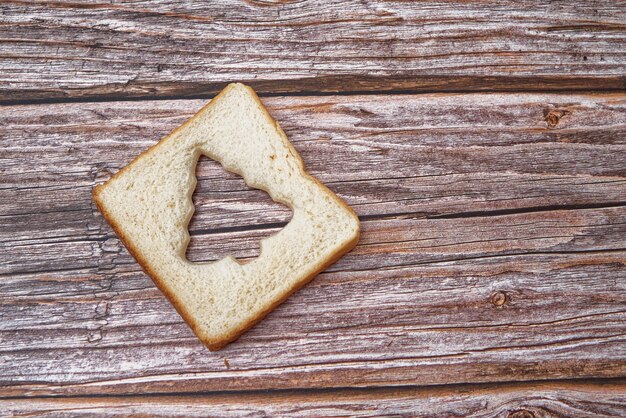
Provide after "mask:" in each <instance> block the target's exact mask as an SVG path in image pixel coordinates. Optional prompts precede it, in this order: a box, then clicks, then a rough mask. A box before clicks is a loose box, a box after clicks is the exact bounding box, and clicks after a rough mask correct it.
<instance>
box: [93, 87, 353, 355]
mask: <svg viewBox="0 0 626 418" xmlns="http://www.w3.org/2000/svg"><path fill="white" fill-rule="evenodd" d="M244 87H246V88H247V89H248V90H249V92H250V93H251V94H252V97H253V98H254V99H255V100H256V101H257V103H258V105H259V108H260V109H261V110H262V111H263V113H264V114H265V116H266V117H267V118H268V120H269V121H270V122H271V123H272V124H273V125H274V126H275V127H276V130H277V131H278V132H279V134H280V136H281V138H282V139H283V141H284V142H286V144H287V145H288V147H289V148H290V149H291V148H292V145H291V143H290V142H289V140H288V138H287V136H286V135H285V133H284V132H283V130H282V129H281V128H280V126H279V125H278V123H276V121H275V120H274V119H273V118H272V116H271V115H270V114H269V113H268V112H267V110H266V109H265V106H264V105H263V103H262V102H261V100H260V99H259V97H258V96H257V94H256V93H255V92H254V90H252V88H250V87H248V86H244ZM231 88H233V85H232V84H229V85H228V86H226V88H224V89H223V90H222V91H221V92H220V93H219V94H218V95H217V96H215V97H214V98H213V99H212V100H211V101H210V102H209V103H208V104H206V105H205V106H204V107H202V109H200V110H199V111H198V112H197V113H196V114H195V115H193V116H192V117H191V118H189V119H188V120H187V121H186V122H185V123H183V124H182V125H181V126H179V127H178V128H176V129H174V130H173V131H172V132H170V133H169V134H168V135H166V136H165V137H164V138H163V139H161V140H160V141H159V142H157V143H156V144H155V145H153V146H152V147H150V148H148V149H147V150H145V151H143V152H142V153H141V154H139V156H137V157H136V158H135V159H134V160H133V162H134V161H137V160H138V159H141V158H143V157H144V156H145V155H146V154H147V153H148V152H149V151H150V150H152V149H153V148H156V147H158V146H159V145H160V144H161V143H162V142H163V141H164V140H165V139H167V138H169V137H171V136H172V135H174V134H175V133H176V132H177V131H179V130H181V129H182V128H183V127H185V126H186V125H187V124H189V123H191V122H192V121H193V120H194V119H195V118H197V117H198V115H199V114H200V113H202V112H203V111H204V110H206V109H207V108H209V107H210V106H211V105H212V104H214V103H216V99H218V98H219V97H221V96H222V95H224V94H225V93H226V92H227V91H228V90H229V89H231ZM292 155H293V154H292ZM293 156H294V157H296V158H297V159H298V160H299V162H300V167H302V174H303V175H304V176H306V177H307V178H309V179H311V180H313V181H314V182H315V183H316V184H318V185H320V186H321V187H322V188H323V189H324V190H325V191H327V193H328V195H329V196H330V197H331V198H333V199H334V200H335V201H336V202H337V203H339V204H340V205H341V206H342V207H343V208H344V209H346V210H347V211H348V212H349V213H350V214H351V215H352V216H353V217H354V219H355V220H356V221H357V224H358V223H359V220H358V216H357V215H356V213H355V212H354V210H353V209H352V208H351V207H350V206H348V205H347V204H346V203H345V202H344V201H343V200H341V199H340V198H339V197H338V196H337V195H336V194H335V193H333V192H331V191H330V190H329V189H328V188H327V187H326V186H325V185H324V184H322V183H321V182H320V181H319V180H317V179H316V178H315V177H313V176H311V175H310V174H309V173H308V172H307V171H306V169H305V168H304V162H303V160H302V157H300V155H299V154H298V153H297V152H296V153H295V155H293ZM131 164H132V163H131ZM131 164H128V165H127V166H125V167H124V168H122V169H121V170H119V171H118V172H117V173H115V174H114V175H113V176H112V177H111V179H109V180H107V181H106V182H105V183H103V184H101V185H97V186H95V187H94V189H93V200H94V202H95V203H96V206H97V207H98V209H99V210H100V213H102V216H103V217H104V219H105V220H106V221H107V222H108V223H109V225H111V227H112V228H113V230H114V231H115V233H116V234H117V236H118V237H119V238H120V240H121V241H122V243H123V244H124V246H125V247H126V248H127V249H128V251H129V252H130V253H131V255H132V256H133V257H134V258H135V260H137V262H138V263H139V265H140V266H141V268H142V269H143V270H144V272H145V273H146V274H147V275H148V276H149V277H150V278H151V279H152V281H153V282H154V284H155V285H156V286H157V288H158V289H159V290H160V291H161V292H162V293H163V294H164V295H165V297H166V298H167V299H168V300H169V301H170V303H171V304H172V306H174V309H176V311H177V312H178V313H179V315H180V316H181V317H182V318H183V319H184V320H185V322H187V324H189V326H190V327H191V329H192V330H193V332H194V333H195V334H196V336H197V337H198V338H199V339H200V341H202V342H203V343H204V345H206V346H207V348H208V349H209V350H211V351H217V350H220V349H222V348H224V347H225V346H226V345H228V344H229V343H231V342H233V341H235V340H236V339H237V338H239V337H240V336H241V335H242V334H243V333H244V332H246V331H247V330H248V329H250V328H252V327H253V326H254V325H256V324H257V323H258V322H259V321H261V320H262V319H263V318H264V317H265V316H267V315H268V314H269V313H270V312H271V311H273V310H274V309H276V307H278V306H279V305H280V304H281V303H283V302H284V301H285V300H287V298H289V296H291V295H292V294H293V293H295V292H297V291H298V290H299V289H301V288H302V287H303V286H304V285H305V284H307V283H308V282H310V281H311V280H312V279H313V278H314V277H315V276H317V275H318V274H319V273H320V272H321V271H323V270H325V269H326V268H327V267H328V266H330V265H331V264H333V263H334V262H336V261H337V260H338V259H340V258H341V257H342V256H343V255H344V254H346V253H347V252H349V251H350V250H352V249H353V248H354V247H355V246H356V244H357V242H358V241H359V236H360V231H359V229H357V234H356V236H355V237H354V239H353V240H352V241H349V242H348V243H346V244H345V245H344V246H343V247H342V248H340V249H339V250H337V252H336V253H335V255H334V256H333V257H332V258H330V259H328V260H326V261H325V262H323V263H322V264H321V265H320V266H319V268H317V269H315V271H313V273H311V274H310V275H308V276H306V277H305V278H304V279H302V280H301V281H300V282H298V283H296V284H295V285H294V286H293V288H292V289H290V290H289V291H288V292H287V293H286V294H285V295H283V296H282V297H281V298H280V299H278V300H277V301H276V302H274V303H273V304H271V305H270V306H269V307H267V308H266V309H264V310H263V311H262V312H261V313H260V314H258V315H257V316H255V317H254V318H252V319H250V320H249V321H247V322H246V323H244V324H243V325H241V326H240V327H239V328H237V329H236V330H234V331H232V332H231V333H230V334H228V335H227V336H225V337H223V338H220V339H219V340H214V339H211V338H207V337H206V335H203V333H202V332H201V331H200V329H199V327H198V325H197V324H196V322H195V321H194V320H193V317H192V316H191V314H190V313H189V312H188V311H187V310H186V308H185V307H184V306H183V305H181V304H180V303H178V302H177V301H176V299H175V297H174V295H173V294H172V293H171V292H170V290H169V289H168V288H167V287H166V286H165V284H164V283H163V280H162V279H161V278H160V277H159V275H158V274H157V273H156V272H155V271H154V270H152V269H151V268H150V267H149V265H148V263H147V261H146V260H145V259H144V258H143V257H142V256H141V253H140V252H139V250H138V249H137V248H135V247H134V245H133V244H132V243H131V241H130V240H129V239H128V237H127V236H126V234H125V233H124V231H123V229H122V228H121V226H120V225H119V224H117V222H115V220H114V219H113V218H112V217H111V215H110V213H109V212H108V211H107V210H106V208H105V207H104V206H103V205H102V202H101V201H100V192H101V189H102V187H103V186H104V185H106V184H107V183H108V182H109V181H111V180H113V179H115V178H116V177H118V176H119V175H121V174H122V173H123V172H124V171H125V170H127V169H128V167H129V166H130V165H131Z"/></svg>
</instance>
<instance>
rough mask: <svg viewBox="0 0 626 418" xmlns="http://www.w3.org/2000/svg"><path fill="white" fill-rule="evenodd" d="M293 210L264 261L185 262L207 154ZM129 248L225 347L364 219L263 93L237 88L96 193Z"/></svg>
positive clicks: (267, 246)
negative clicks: (309, 169)
mask: <svg viewBox="0 0 626 418" xmlns="http://www.w3.org/2000/svg"><path fill="white" fill-rule="evenodd" d="M201 154H203V155H206V156H207V157H209V158H212V159H214V160H217V161H219V162H220V163H221V164H222V165H223V166H224V168H225V169H226V170H228V171H231V172H234V173H237V174H239V175H240V176H242V177H243V179H244V180H245V182H246V184H248V185H249V186H250V187H254V188H258V189H262V190H265V191H266V192H267V193H269V195H270V196H271V197H272V199H274V200H275V201H277V202H281V203H284V204H286V205H288V206H289V207H290V208H291V209H292V210H293V217H292V219H291V221H290V222H289V223H288V224H287V225H286V226H285V227H284V228H283V229H282V230H281V231H279V232H278V233H276V234H274V235H272V236H270V237H268V238H266V239H264V240H263V241H261V253H260V255H259V257H257V258H256V259H254V260H252V261H250V262H248V263H246V264H240V263H239V262H238V261H237V260H236V259H235V258H233V257H230V256H229V257H226V258H223V259H221V260H219V261H216V262H209V263H192V262H189V261H188V260H187V259H186V258H185V251H186V248H187V244H188V242H189V234H188V232H187V224H188V223H189V220H190V218H191V215H192V214H193V212H194V206H193V202H192V200H191V195H192V193H193V191H194V189H195V186H196V178H195V175H194V170H195V166H196V163H197V161H198V158H199V157H200V155H201ZM94 198H95V201H96V203H97V205H98V207H99V208H100V210H101V212H102V213H103V215H104V216H105V218H106V219H107V221H108V222H109V223H110V224H111V225H112V227H113V228H114V229H115V231H116V232H117V234H118V235H119V237H120V238H121V239H122V241H123V242H124V244H125V245H126V247H127V248H128V249H129V251H130V252H131V253H132V254H133V256H134V257H135V258H136V259H137V261H138V262H139V263H140V264H141V265H142V266H143V268H144V269H145V271H146V272H147V273H148V274H149V275H150V277H151V278H152V279H153V280H154V282H155V283H156V284H157V286H158V287H159V288H160V289H161V290H162V291H163V293H164V294H165V295H166V296H167V297H168V299H170V301H171V302H172V303H173V305H174V306H175V307H176V309H177V310H178V311H179V313H180V314H181V315H182V316H183V318H184V319H185V320H186V321H187V322H188V323H189V325H190V326H191V327H192V328H193V330H194V332H195V333H196V334H197V335H198V337H199V338H200V339H201V340H202V341H203V342H204V343H205V344H206V345H207V346H208V347H209V348H210V349H219V348H221V347H223V346H224V345H226V344H227V343H228V342H230V341H232V340H234V339H236V338H237V337H238V336H239V335H240V334H241V333H243V332H244V331H245V330H246V329H247V328H249V327H250V326H252V325H254V323H256V322H257V321H258V320H260V319H261V318H262V317H263V316H264V315H265V314H267V313H268V312H269V311H271V310H272V309H273V308H274V307H276V306H277V305H278V304H279V303H280V302H282V301H283V300H284V299H285V298H287V297H288V296H289V295H290V294H291V293H293V292H294V291H295V290H297V289H298V288H299V287H301V286H302V285H304V284H305V283H306V282H308V281H309V280H310V279H311V278H313V276H315V275H316V274H317V273H318V272H320V271H321V270H322V269H324V268H326V266H328V265H329V264H330V263H332V262H334V261H335V260H336V259H338V258H339V257H341V255H343V254H344V253H346V252H347V251H349V250H350V249H352V248H353V247H354V246H355V245H356V242H357V240H358V236H359V221H358V218H357V216H356V214H355V213H354V211H352V209H350V208H349V207H348V206H347V205H346V204H345V203H344V202H343V201H341V199H339V198H338V197H337V196H336V195H335V194H334V193H333V192H331V191H330V190H329V189H327V188H326V187H325V186H323V185H322V184H321V183H320V182H318V181H317V180H316V179H314V178H313V177H312V176H310V175H309V174H307V173H306V172H305V170H304V167H303V164H302V160H301V159H300V156H299V155H298V153H297V152H296V150H295V149H294V148H293V147H292V145H291V144H290V143H289V141H288V140H287V137H286V136H285V134H284V133H283V131H282V130H281V129H280V127H279V126H278V124H277V123H276V122H275V121H274V120H273V119H272V118H271V117H270V116H269V114H268V113H267V111H266V110H265V108H264V107H263V105H262V104H261V102H260V100H259V99H258V97H257V96H256V94H255V93H254V91H253V90H252V89H251V88H249V87H247V86H244V85H242V84H230V85H228V86H227V87H226V88H225V89H224V90H223V91H222V92H221V93H220V94H219V95H218V96H217V97H216V98H215V99H213V100H212V101H211V102H210V103H209V104H208V105H207V106H205V107H204V108H203V109H202V110H200V111H199V112H198V113H197V114H196V115H194V116H193V117H192V118H191V119H189V120H188V121H187V122H185V123H184V124H183V125H182V126H181V127H179V128H178V129H176V130H175V131H174V132H172V133H171V134H170V135H168V136H167V137H165V138H164V139H162V140H161V141H160V142H159V143H158V144H156V145H155V146H153V147H152V148H150V149H148V150H147V151H146V152H144V153H143V154H141V155H140V156H139V157H137V158H136V159H135V160H134V161H133V162H131V163H130V164H129V165H128V166H127V167H125V168H124V169H122V170H121V171H120V172H118V173H117V174H116V175H115V176H113V178H111V179H110V180H109V181H107V182H106V183H104V184H103V185H101V186H98V187H96V189H95V190H94Z"/></svg>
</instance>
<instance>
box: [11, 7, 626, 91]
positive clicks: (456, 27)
mask: <svg viewBox="0 0 626 418" xmlns="http://www.w3.org/2000/svg"><path fill="white" fill-rule="evenodd" d="M0 39H1V42H0V57H1V59H0V100H2V101H5V102H6V101H24V100H30V99H42V100H50V99H67V98H70V99H71V98H81V97H82V98H84V97H97V98H98V99H102V98H103V97H114V98H119V97H122V96H125V97H149V96H197V95H206V94H210V93H214V92H216V91H217V90H219V89H221V88H222V87H223V86H224V81H225V80H240V81H247V82H249V83H251V84H252V85H253V86H254V87H255V88H256V89H257V90H259V91H260V92H267V93H281V92H319V91H377V92H380V91H385V90H386V91H390V90H398V89H404V90H413V91H424V90H426V91H454V90H456V91H476V90H490V91H494V90H518V91H519V90H526V91H528V90H534V91H546V90H567V91H572V90H607V89H608V90H615V89H624V88H625V87H626V76H625V74H624V66H625V64H626V8H625V7H624V5H623V3H622V2H615V1H611V0H604V1H593V2H589V1H586V0H573V1H567V2H561V1H559V2H552V1H550V2H548V1H540V2H539V1H530V0H524V1H520V0H515V1H514V0H509V1H503V2H498V4H494V3H493V2H484V1H472V2H467V1H464V0H454V1H430V2H410V1H409V2H405V1H398V2H386V1H384V2H383V1H367V2H362V1H353V2H337V3H335V4H329V3H328V2H325V1H307V2H265V1H246V2H230V1H217V2H216V1H212V2H200V1H193V2H190V1H185V2H178V3H172V2H170V1H164V0H160V1H116V2H115V4H109V2H106V3H105V2H102V3H94V2H92V1H88V0H80V1H76V0H72V1H56V2H41V3H39V2H34V1H23V0H6V1H3V2H2V3H1V4H0Z"/></svg>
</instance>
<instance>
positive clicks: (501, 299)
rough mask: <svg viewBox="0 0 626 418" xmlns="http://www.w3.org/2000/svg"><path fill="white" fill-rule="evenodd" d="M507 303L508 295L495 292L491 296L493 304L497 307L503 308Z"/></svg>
mask: <svg viewBox="0 0 626 418" xmlns="http://www.w3.org/2000/svg"><path fill="white" fill-rule="evenodd" d="M506 302H507V297H506V293H504V292H495V293H492V294H491V303H492V304H493V305H495V306H498V307H500V306H503V305H504V304H505V303H506Z"/></svg>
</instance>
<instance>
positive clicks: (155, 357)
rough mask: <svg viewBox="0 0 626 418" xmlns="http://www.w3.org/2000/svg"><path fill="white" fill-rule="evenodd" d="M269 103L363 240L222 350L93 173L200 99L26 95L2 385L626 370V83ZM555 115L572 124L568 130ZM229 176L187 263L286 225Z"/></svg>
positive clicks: (284, 382)
mask: <svg viewBox="0 0 626 418" xmlns="http://www.w3.org/2000/svg"><path fill="white" fill-rule="evenodd" d="M265 102H266V104H267V106H268V108H269V110H270V112H271V113H272V114H273V115H274V116H276V117H277V118H278V119H279V120H280V121H281V124H282V126H283V128H284V129H285V131H286V132H287V134H288V135H289V136H290V137H291V139H292V140H293V143H294V145H295V147H296V148H297V149H298V151H299V152H300V153H301V155H302V157H303V159H304V161H305V164H306V165H307V166H308V168H309V169H310V171H311V173H312V174H314V175H316V176H318V177H319V178H321V179H322V180H323V181H324V182H326V183H327V184H328V185H329V186H330V187H331V188H333V189H334V190H336V191H337V192H338V193H339V194H340V195H341V196H342V197H343V198H344V199H346V201H347V202H348V203H349V204H350V205H352V206H353V207H354V208H355V210H356V211H357V213H358V214H359V216H360V217H361V219H362V225H363V233H362V239H361V241H360V243H359V245H358V246H357V248H355V250H353V251H352V252H351V253H350V254H348V255H347V256H345V257H344V258H343V259H341V260H340V261H339V262H337V263H336V264H335V265H333V266H331V267H330V268H329V269H328V270H327V271H326V272H324V273H323V274H321V275H320V276H319V277H318V278H316V279H315V280H314V281H313V282H312V283H311V284H310V285H308V286H306V287H305V288H304V289H302V290H301V291H300V292H298V293H297V294H295V295H294V296H292V297H291V298H290V299H289V300H288V301H287V302H286V303H285V304H284V305H283V306H281V307H280V308H278V309H277V310H276V311H275V312H273V313H272V314H270V316H268V317H267V319H266V320H264V321H263V322H262V323H261V324H260V325H258V326H257V327H255V328H254V329H253V330H251V331H250V332H248V333H247V334H245V335H244V336H243V337H242V338H241V339H240V340H239V341H237V342H235V343H233V344H232V345H230V346H229V347H227V348H226V349H225V350H223V351H221V352H219V353H216V354H213V353H209V352H207V350H206V349H205V348H204V347H203V346H202V344H201V343H200V342H199V341H198V340H197V339H196V338H195V337H194V336H193V334H192V332H191V331H190V330H189V329H188V327H187V326H186V325H185V324H184V322H183V321H182V320H181V319H180V318H179V317H178V315H177V314H176V313H175V311H174V310H173V308H172V307H171V306H170V305H169V304H168V303H167V301H166V300H165V298H164V297H163V296H162V295H161V294H160V293H159V292H158V290H157V289H156V288H155V287H154V286H153V284H152V283H151V282H150V280H149V279H148V278H146V276H145V275H144V274H143V273H142V272H141V271H140V269H139V267H138V266H137V265H136V263H135V262H134V261H133V260H132V258H131V257H130V255H129V254H128V253H127V252H126V250H125V249H124V248H123V246H122V245H121V244H120V242H119V241H118V239H117V238H116V237H115V235H114V234H113V233H112V231H111V230H110V228H109V227H108V226H107V225H106V224H105V223H104V221H103V220H102V218H101V216H100V215H99V214H98V212H97V211H96V210H95V208H94V207H93V205H92V203H91V200H90V193H91V188H92V186H93V185H94V184H95V183H96V182H98V181H101V179H102V178H106V177H108V176H109V175H110V173H111V172H114V171H115V170H117V169H118V168H119V167H120V166H122V165H124V164H126V163H127V162H129V161H130V160H131V159H132V158H134V156H135V155H137V154H138V153H139V152H140V151H141V150H142V149H144V148H145V147H147V146H149V145H151V144H153V143H155V142H156V141H157V140H158V138H160V137H161V136H163V135H164V134H166V133H167V132H168V131H169V130H171V129H173V128H174V127H176V126H177V125H178V124H179V123H180V122H181V121H182V120H184V119H185V118H187V117H188V116H189V115H190V114H192V113H193V112H194V111H195V110H196V109H198V108H199V107H200V106H201V105H202V104H203V101H201V100H175V101H141V102H117V103H112V102H104V103H100V102H96V103H76V104H57V105H46V106H45V107H44V106H43V105H23V106H12V107H11V110H12V112H11V113H5V114H4V115H3V117H2V118H1V119H0V122H1V128H0V132H1V133H2V136H3V137H4V138H5V140H4V144H5V147H4V148H3V149H2V150H1V151H0V156H1V157H2V161H3V162H4V163H3V165H2V167H3V170H4V172H3V176H2V181H3V184H2V189H1V190H0V197H1V198H0V202H2V206H1V207H2V213H3V215H4V216H3V217H2V219H1V221H2V223H1V224H0V226H1V227H2V229H1V232H2V234H1V242H2V246H3V259H4V262H3V263H2V266H1V267H0V268H1V270H0V273H2V279H3V280H2V287H1V289H0V290H1V295H0V300H1V301H2V303H0V310H1V314H2V316H3V318H8V320H5V321H3V323H2V325H1V326H2V334H1V335H2V340H1V341H0V349H1V350H2V352H3V357H2V358H3V362H2V363H0V375H2V376H4V379H5V387H4V389H3V392H4V393H5V394H9V395H12V396H23V395H27V394H40V395H43V394H57V395H69V394H100V393H111V394H128V393H145V392H146V391H150V392H157V393H163V392H189V391H206V390H211V391H219V390H224V389H227V390H241V389H246V390H258V389H289V388H294V387H299V388H328V387H351V386H363V385H366V386H388V385H409V384H419V385H432V384H450V383H475V382H498V381H503V380H506V381H511V380H535V379H543V378H545V377H550V378H564V379H571V378H581V377H611V378H613V377H619V376H623V375H624V373H625V372H626V362H625V361H624V359H625V358H626V344H625V343H624V342H625V341H626V327H625V325H624V324H625V323H626V322H625V319H626V308H625V305H626V287H625V286H626V280H624V278H625V277H626V250H625V249H626V204H625V202H626V179H625V175H626V166H624V164H623V161H624V160H625V156H626V143H625V138H626V136H625V135H624V132H625V126H626V125H625V124H624V122H625V121H626V96H624V95H619V94H611V95H567V96H563V95H545V94H543V95H538V94H504V95H503V94H497V95H496V94H490V95H489V94H465V95H441V94H438V95H398V96H393V95H392V96H384V97H383V96H332V97H292V98H268V99H265ZM459 109H463V111H462V112H461V111H460V110H459ZM551 112H552V113H551ZM550 114H562V116H561V117H559V121H558V123H556V124H554V123H550V120H549V115H550ZM442 115H448V116H447V117H442ZM553 125H555V126H553ZM223 174H224V173H223V169H222V168H221V167H220V166H219V165H218V164H216V163H213V164H211V163H208V162H206V163H205V162H203V164H201V166H200V167H199V169H198V171H197V175H198V176H199V178H200V182H199V187H198V189H197V191H196V194H195V201H196V202H197V203H199V204H201V205H202V206H201V210H198V212H197V213H196V214H195V216H194V218H193V220H192V222H191V224H190V231H191V235H192V236H193V242H192V249H191V251H190V257H191V258H193V259H196V260H211V259H217V258H219V257H221V256H223V255H225V254H229V253H234V254H236V255H237V256H239V257H241V258H249V257H253V256H254V255H255V251H257V252H258V241H259V240H260V238H261V237H263V236H266V235H267V234H270V233H273V232H275V231H277V230H278V229H279V228H280V227H281V226H282V225H284V223H285V222H287V221H288V220H289V210H288V209H286V208H284V207H282V205H279V204H276V203H274V202H272V201H271V200H270V199H269V197H267V196H265V195H264V194H263V193H261V192H259V191H254V190H249V189H248V188H247V187H246V186H245V184H244V183H243V181H242V180H241V179H239V178H238V177H237V176H235V175H226V176H223ZM253 214H254V215H256V216H252V215H253ZM255 248H256V250H255ZM192 256H193V257H192ZM14 312H19V315H18V316H16V315H15V314H14ZM225 360H226V361H225ZM17 365H19V367H16V366H17Z"/></svg>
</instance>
